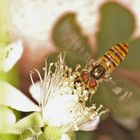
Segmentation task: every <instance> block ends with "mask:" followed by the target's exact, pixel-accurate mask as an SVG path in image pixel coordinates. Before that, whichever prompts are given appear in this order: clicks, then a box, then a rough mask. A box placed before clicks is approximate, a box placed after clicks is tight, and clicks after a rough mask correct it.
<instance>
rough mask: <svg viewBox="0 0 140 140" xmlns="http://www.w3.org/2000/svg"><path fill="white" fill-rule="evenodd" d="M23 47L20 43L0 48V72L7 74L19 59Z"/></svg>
mask: <svg viewBox="0 0 140 140" xmlns="http://www.w3.org/2000/svg"><path fill="white" fill-rule="evenodd" d="M22 53H23V46H22V42H21V41H17V42H14V43H11V44H9V45H8V46H6V47H5V46H4V47H0V71H4V72H8V71H9V70H10V69H12V67H13V66H14V65H15V64H16V63H17V61H18V60H19V59H20V58H21V56H22Z"/></svg>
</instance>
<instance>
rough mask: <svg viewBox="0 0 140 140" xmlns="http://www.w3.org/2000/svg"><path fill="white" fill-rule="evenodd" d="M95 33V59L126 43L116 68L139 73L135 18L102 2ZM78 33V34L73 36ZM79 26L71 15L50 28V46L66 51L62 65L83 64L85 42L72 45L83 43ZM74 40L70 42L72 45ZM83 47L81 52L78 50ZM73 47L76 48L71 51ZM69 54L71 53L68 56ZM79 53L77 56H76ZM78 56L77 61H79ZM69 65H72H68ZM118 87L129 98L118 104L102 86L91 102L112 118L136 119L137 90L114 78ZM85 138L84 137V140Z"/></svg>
mask: <svg viewBox="0 0 140 140" xmlns="http://www.w3.org/2000/svg"><path fill="white" fill-rule="evenodd" d="M98 26H99V27H98V28H99V31H98V32H97V34H96V40H97V47H98V55H97V56H98V57H99V56H102V55H103V54H104V52H106V51H107V50H108V49H109V48H110V47H112V46H113V45H115V44H117V43H119V42H126V43H128V44H129V46H130V50H129V54H128V56H127V57H126V59H125V61H124V62H122V64H121V66H120V67H123V68H129V70H137V71H138V70H140V65H139V60H140V55H139V52H140V47H139V46H140V38H136V39H134V38H133V37H132V35H133V33H134V30H135V18H134V15H133V14H132V13H131V12H130V10H129V9H127V8H126V7H124V6H122V5H121V4H119V3H116V2H106V3H105V4H103V5H102V7H101V9H100V23H99V25H98ZM77 32H79V33H77ZM81 36H83V34H82V32H81V29H80V26H79V25H78V23H77V22H76V16H75V15H74V14H72V13H70V14H67V15H64V17H62V18H61V19H60V20H59V21H58V22H57V24H56V25H55V27H54V30H53V34H52V38H53V42H54V44H55V45H56V46H57V47H58V48H59V49H60V50H61V51H62V50H64V51H66V50H67V51H68V55H67V56H66V62H67V64H68V65H70V66H72V67H73V65H74V64H76V63H77V62H78V63H80V64H82V65H83V64H85V62H86V61H85V60H81V58H83V59H85V57H84V56H85V54H87V53H88V51H89V45H87V44H88V43H86V45H85V44H84V43H81V44H78V45H79V47H77V44H76V45H74V43H75V40H78V41H79V40H81V41H79V42H85V41H86V40H85V37H84V36H83V37H81ZM73 40H74V42H73ZM82 47H83V49H82V50H83V51H80V49H81V48H82ZM75 48H76V49H75ZM71 52H73V54H72V53H71ZM79 52H80V53H79ZM79 54H80V58H79ZM81 61H83V62H81ZM71 64H72V65H71ZM117 81H118V85H119V86H120V87H122V88H125V89H126V90H128V91H129V90H130V91H131V92H132V96H131V97H130V98H129V99H126V100H124V101H122V102H120V101H119V98H118V96H115V95H114V94H113V92H112V89H111V88H110V87H109V86H107V84H106V83H103V84H101V85H100V86H99V88H98V91H97V93H96V94H95V96H93V101H95V103H97V105H99V104H103V105H104V106H105V107H107V108H110V110H111V113H112V114H113V117H114V118H117V119H118V118H125V117H126V118H130V119H134V120H135V119H137V118H138V117H139V114H140V102H139V100H140V94H139V92H140V90H139V88H138V87H136V86H135V85H133V84H132V83H131V82H128V81H125V80H124V79H120V78H119V77H117ZM84 137H86V138H84ZM88 137H90V133H89V135H88V133H87V135H85V134H84V133H83V134H81V133H80V136H79V135H78V139H79V140H82V139H90V138H88Z"/></svg>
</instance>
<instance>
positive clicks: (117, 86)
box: [106, 76, 132, 101]
mask: <svg viewBox="0 0 140 140" xmlns="http://www.w3.org/2000/svg"><path fill="white" fill-rule="evenodd" d="M106 82H107V86H109V87H110V89H111V90H112V93H114V95H116V96H118V97H119V100H120V101H124V100H125V99H128V98H130V97H131V96H132V91H131V90H130V89H129V88H128V86H127V82H126V80H124V79H123V80H122V79H121V81H120V79H116V78H115V77H113V76H110V77H109V78H108V79H107V80H106Z"/></svg>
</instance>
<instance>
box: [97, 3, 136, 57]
mask: <svg viewBox="0 0 140 140" xmlns="http://www.w3.org/2000/svg"><path fill="white" fill-rule="evenodd" d="M100 17H101V19H100V23H99V32H98V33H97V44H98V52H99V55H103V53H104V52H105V51H107V49H109V48H110V47H112V46H113V45H115V44H116V43H119V42H128V41H129V38H130V37H131V36H132V34H133V32H134V26H135V20H134V16H133V14H132V13H131V12H130V10H128V9H127V8H126V7H124V6H123V5H121V4H118V3H116V2H107V3H105V4H104V5H103V6H102V7H101V10H100Z"/></svg>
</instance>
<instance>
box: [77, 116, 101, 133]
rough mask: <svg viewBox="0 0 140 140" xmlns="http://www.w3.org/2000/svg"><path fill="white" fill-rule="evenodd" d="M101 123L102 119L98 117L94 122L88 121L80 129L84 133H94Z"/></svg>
mask: <svg viewBox="0 0 140 140" xmlns="http://www.w3.org/2000/svg"><path fill="white" fill-rule="evenodd" d="M99 122H100V117H99V116H98V117H96V118H95V119H94V120H91V121H88V122H86V123H85V124H83V125H81V126H80V127H79V128H80V130H83V131H92V130H95V129H96V128H97V126H98V124H99Z"/></svg>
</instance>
